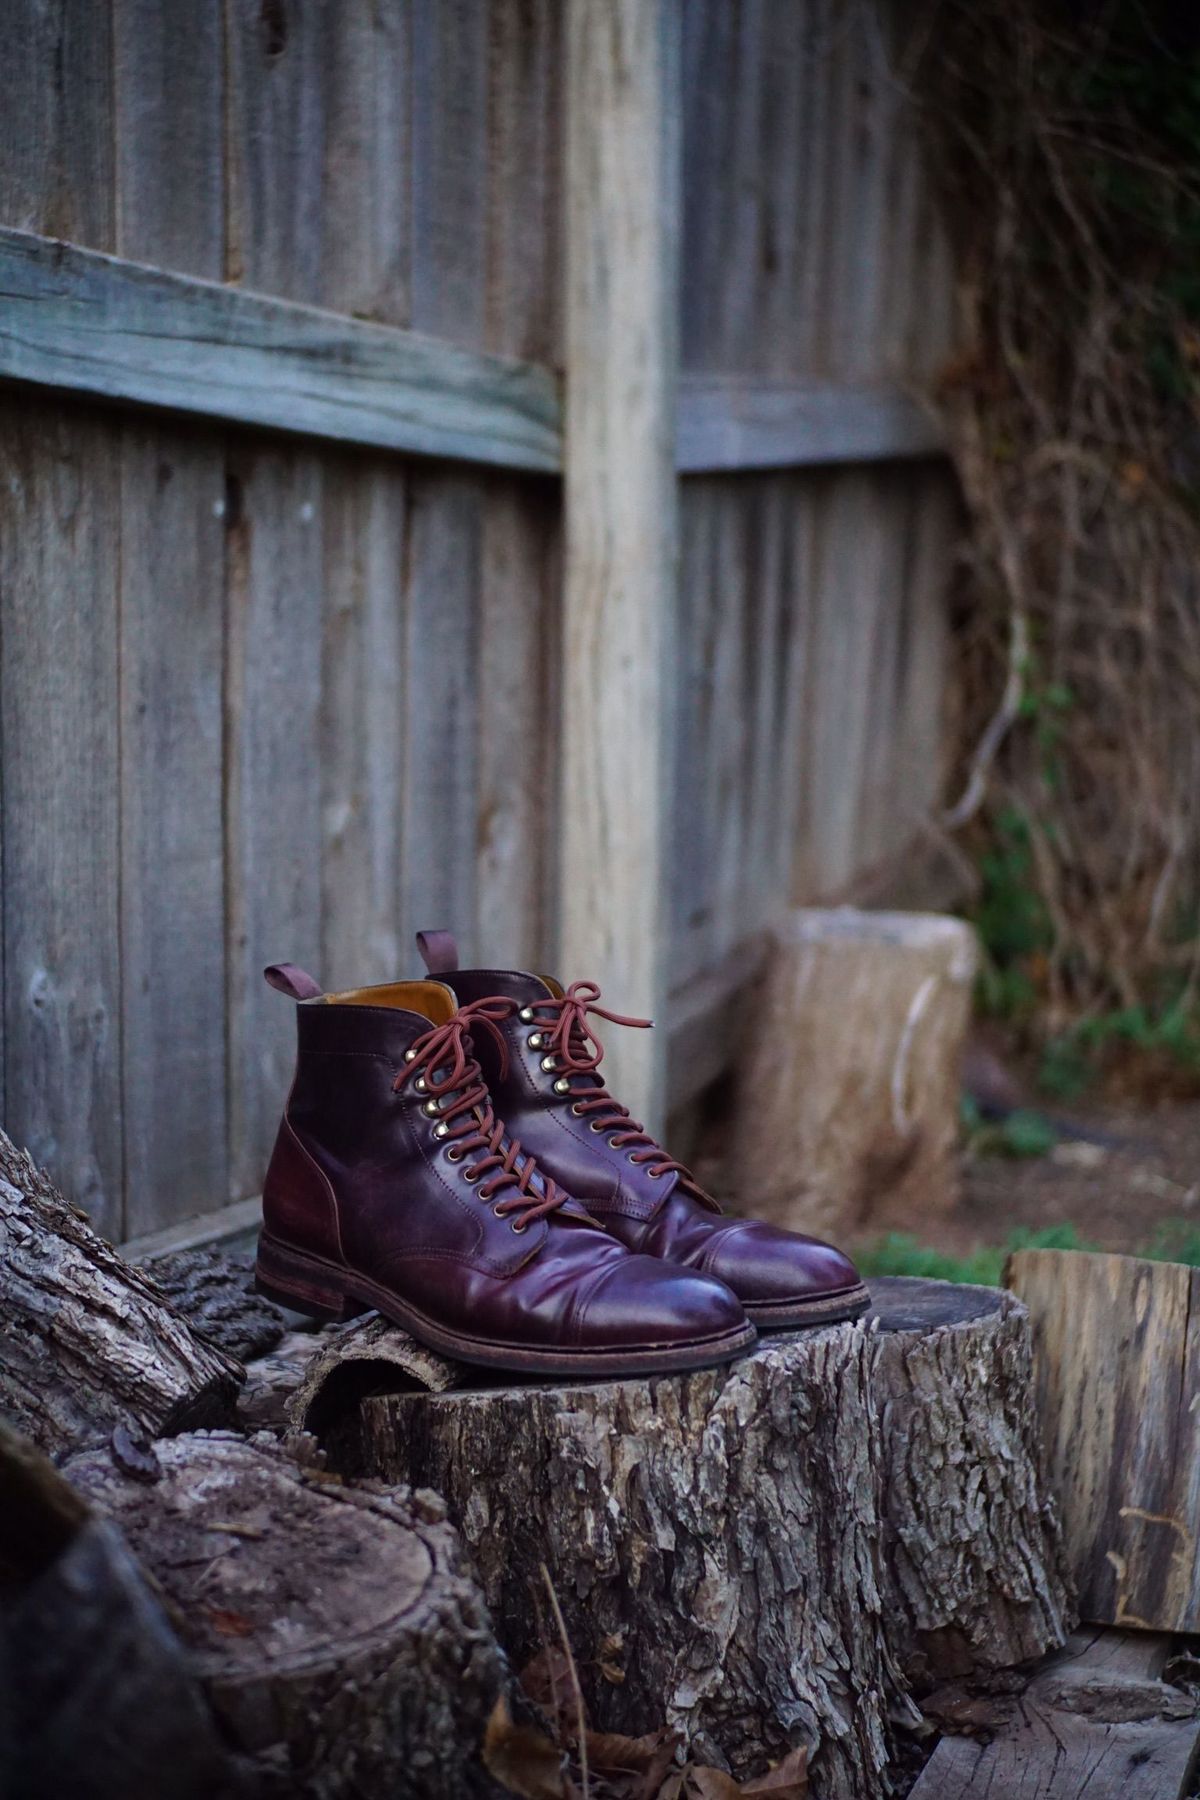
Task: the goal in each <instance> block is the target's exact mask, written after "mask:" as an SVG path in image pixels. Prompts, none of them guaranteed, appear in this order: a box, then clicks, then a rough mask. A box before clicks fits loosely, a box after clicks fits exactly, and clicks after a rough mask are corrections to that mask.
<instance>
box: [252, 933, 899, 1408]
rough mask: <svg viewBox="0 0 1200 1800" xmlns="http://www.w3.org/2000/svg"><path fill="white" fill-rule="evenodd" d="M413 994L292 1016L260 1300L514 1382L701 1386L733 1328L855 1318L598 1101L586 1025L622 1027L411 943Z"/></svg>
mask: <svg viewBox="0 0 1200 1800" xmlns="http://www.w3.org/2000/svg"><path fill="white" fill-rule="evenodd" d="M417 941H418V945H419V946H420V948H421V952H422V955H423V957H424V960H425V964H426V967H427V968H428V970H429V975H430V978H429V979H428V980H422V981H401V982H395V983H391V984H388V985H385V986H381V987H367V988H357V989H354V990H351V991H349V992H346V993H339V994H324V993H322V991H321V989H320V988H319V987H318V986H317V983H316V982H315V981H314V980H313V979H312V977H311V976H309V975H306V974H305V973H304V971H303V970H301V969H298V968H296V967H295V966H294V965H292V964H290V963H284V964H277V965H274V966H272V967H271V968H269V969H267V970H266V978H267V980H268V981H269V982H270V983H271V985H272V986H273V987H275V988H278V989H280V990H281V991H282V992H283V993H285V994H288V995H290V997H291V998H292V999H293V1000H295V1001H296V1002H297V1007H296V1016H297V1025H298V1033H299V1049H298V1057H297V1064H296V1077H295V1081H294V1083H293V1085H292V1090H291V1093H290V1095H289V1097H288V1101H287V1105H286V1107H285V1109H284V1115H283V1121H282V1123H281V1125H280V1128H279V1136H278V1139H277V1141H276V1144H275V1149H274V1153H273V1155H272V1157H271V1163H270V1167H269V1169H268V1172H267V1177H266V1181H265V1183H264V1187H263V1230H262V1235H261V1237H260V1239H259V1247H258V1266H257V1279H258V1286H259V1288H260V1290H261V1291H262V1292H263V1293H265V1294H267V1295H268V1296H269V1297H271V1298H272V1299H277V1300H279V1301H281V1302H282V1303H283V1304H284V1305H286V1306H289V1307H292V1308H294V1309H295V1310H297V1311H300V1312H306V1313H311V1314H314V1315H316V1316H317V1317H319V1318H327V1319H348V1318H351V1317H353V1316H354V1315H355V1314H356V1313H360V1312H364V1311H366V1310H367V1309H369V1308H372V1307H374V1308H377V1309H378V1310H379V1312H381V1313H383V1314H384V1315H385V1316H386V1317H388V1318H389V1319H392V1320H394V1321H395V1322H396V1323H397V1324H399V1325H401V1326H403V1327H404V1329H405V1330H407V1331H409V1332H411V1333H412V1335H413V1336H414V1337H415V1338H418V1339H419V1340H420V1341H421V1342H422V1343H423V1344H426V1345H428V1346H429V1347H430V1348H432V1349H434V1350H437V1351H440V1352H441V1353H442V1354H443V1355H445V1356H448V1357H452V1358H455V1359H457V1360H459V1361H462V1362H468V1363H477V1364H482V1365H484V1366H485V1367H490V1368H494V1369H505V1370H512V1371H517V1372H520V1373H524V1374H528V1375H531V1376H542V1375H560V1376H561V1375H568V1376H569V1375H572V1374H574V1375H580V1376H604V1375H608V1376H614V1375H635V1374H649V1373H659V1372H669V1371H672V1370H680V1369H694V1368H702V1367H705V1366H706V1365H709V1364H715V1363H721V1362H727V1361H730V1360H732V1359H733V1358H734V1357H737V1356H740V1355H743V1354H744V1353H745V1352H746V1351H747V1350H748V1349H749V1348H750V1346H751V1345H752V1344H753V1342H754V1339H755V1335H756V1327H758V1326H762V1327H764V1328H789V1327H796V1326H801V1325H812V1324H825V1323H830V1322H832V1321H835V1320H839V1319H849V1318H853V1317H855V1316H857V1315H858V1314H859V1313H861V1312H862V1311H864V1310H865V1308H866V1306H867V1304H868V1296H867V1291H866V1288H865V1287H864V1286H863V1284H862V1282H861V1280H860V1279H859V1276H858V1272H857V1270H856V1269H855V1267H854V1265H853V1263H852V1262H850V1261H849V1260H848V1258H846V1257H845V1256H843V1255H842V1254H841V1252H840V1251H838V1250H835V1249H833V1248H832V1247H831V1246H829V1245H827V1244H822V1243H819V1242H818V1241H817V1240H816V1239H814V1238H809V1237H804V1236H801V1235H800V1234H799V1233H796V1232H790V1231H782V1230H778V1229H776V1228H774V1227H772V1226H769V1225H765V1224H762V1223H759V1222H757V1221H754V1220H743V1219H736V1218H730V1217H726V1216H723V1215H722V1213H721V1210H720V1208H719V1207H718V1206H717V1204H716V1202H715V1201H713V1200H712V1199H711V1198H710V1197H709V1196H708V1195H707V1194H706V1193H705V1192H704V1191H703V1190H702V1189H701V1188H700V1187H699V1185H698V1184H697V1182H696V1181H695V1179H694V1178H693V1176H692V1175H691V1174H690V1173H689V1171H688V1170H687V1169H686V1168H684V1167H683V1165H682V1164H681V1163H678V1162H676V1161H675V1160H674V1159H673V1158H672V1157H671V1156H669V1155H668V1154H667V1152H666V1151H665V1150H663V1149H661V1148H660V1146H659V1145H658V1144H657V1143H656V1142H655V1141H654V1139H653V1138H652V1137H650V1136H649V1134H648V1133H647V1132H645V1131H644V1130H643V1129H642V1127H641V1126H640V1125H639V1124H638V1123H637V1122H636V1121H635V1120H633V1119H632V1118H631V1117H630V1115H629V1112H628V1109H627V1108H626V1107H624V1106H622V1105H621V1104H620V1103H619V1102H618V1101H617V1100H615V1099H614V1098H613V1096H612V1095H611V1094H610V1093H609V1091H608V1089H607V1088H606V1087H605V1085H604V1082H603V1078H602V1077H601V1075H600V1073H599V1067H600V1061H601V1057H602V1054H603V1051H602V1047H601V1044H600V1040H599V1038H598V1037H597V1035H596V1029H595V1026H594V1024H593V1020H594V1019H596V1018H597V1017H599V1018H603V1019H609V1020H612V1021H613V1022H615V1023H616V1024H618V1025H628V1026H640V1025H645V1024H646V1023H647V1021H645V1020H637V1019H625V1018H622V1017H621V1016H620V1015H619V1014H616V1013H612V1012H609V1011H607V1010H606V1009H605V1008H603V1007H601V1006H600V1005H599V1004H598V1002H599V998H600V991H599V989H598V988H597V987H596V986H595V984H594V983H590V982H586V981H577V982H574V983H573V984H572V985H571V986H570V987H567V988H564V987H562V986H561V985H560V984H559V983H558V982H557V981H554V980H551V979H550V978H549V977H543V976H539V975H528V974H523V973H519V972H517V971H514V970H508V969H460V968H459V967H458V955H457V950H456V947H455V944H454V939H453V938H452V937H451V936H450V934H449V933H448V932H442V931H438V932H422V933H419V934H418V939H417Z"/></svg>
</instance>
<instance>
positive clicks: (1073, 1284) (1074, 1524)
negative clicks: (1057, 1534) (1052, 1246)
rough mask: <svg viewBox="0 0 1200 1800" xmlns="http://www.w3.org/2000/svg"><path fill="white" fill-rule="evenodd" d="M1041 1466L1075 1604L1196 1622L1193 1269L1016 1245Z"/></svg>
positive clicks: (1199, 1333)
mask: <svg viewBox="0 0 1200 1800" xmlns="http://www.w3.org/2000/svg"><path fill="white" fill-rule="evenodd" d="M1005 1278H1006V1280H1007V1281H1008V1282H1009V1283H1010V1285H1011V1286H1012V1287H1013V1289H1014V1290H1015V1291H1016V1293H1018V1294H1019V1295H1020V1296H1021V1298H1022V1300H1023V1301H1024V1302H1025V1304H1026V1306H1027V1307H1028V1308H1029V1312H1030V1317H1031V1320H1032V1325H1033V1339H1034V1352H1035V1364H1036V1370H1037V1393H1038V1405H1039V1409H1040V1412H1041V1417H1042V1427H1043V1430H1044V1433H1045V1438H1046V1447H1047V1454H1048V1475H1049V1479H1050V1482H1051V1485H1052V1487H1053V1489H1054V1490H1055V1492H1056V1493H1057V1495H1058V1499H1059V1504H1060V1506H1061V1508H1062V1513H1063V1519H1064V1522H1065V1535H1066V1547H1067V1556H1068V1559H1069V1563H1070V1567H1071V1569H1072V1572H1073V1575H1074V1579H1075V1582H1076V1584H1077V1587H1078V1590H1079V1608H1080V1613H1081V1614H1082V1616H1083V1617H1084V1618H1085V1619H1089V1620H1093V1621H1095V1622H1096V1623H1098V1624H1114V1625H1124V1626H1129V1627H1133V1628H1138V1627H1140V1628H1144V1629H1148V1630H1160V1631H1181V1632H1183V1631H1186V1632H1193V1631H1200V1548H1198V1528H1200V1270H1197V1269H1189V1268H1184V1267H1183V1266H1182V1265H1180V1264H1178V1263H1158V1262H1146V1261H1142V1260H1140V1259H1139V1258H1137V1257H1132V1256H1097V1255H1089V1254H1085V1253H1084V1252H1082V1251H1078V1250H1020V1251H1017V1252H1016V1253H1015V1254H1014V1255H1013V1256H1012V1257H1011V1258H1010V1259H1009V1264H1008V1270H1007V1274H1006V1277H1005Z"/></svg>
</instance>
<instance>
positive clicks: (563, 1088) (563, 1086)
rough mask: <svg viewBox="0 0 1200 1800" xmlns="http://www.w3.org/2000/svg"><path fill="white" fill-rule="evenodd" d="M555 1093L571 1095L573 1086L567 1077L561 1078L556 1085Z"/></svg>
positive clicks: (562, 1076)
mask: <svg viewBox="0 0 1200 1800" xmlns="http://www.w3.org/2000/svg"><path fill="white" fill-rule="evenodd" d="M554 1091H555V1093H556V1094H569V1093H570V1091H571V1084H570V1082H569V1081H568V1080H567V1078H566V1076H565V1075H560V1076H559V1078H558V1080H557V1081H556V1082H555V1084H554Z"/></svg>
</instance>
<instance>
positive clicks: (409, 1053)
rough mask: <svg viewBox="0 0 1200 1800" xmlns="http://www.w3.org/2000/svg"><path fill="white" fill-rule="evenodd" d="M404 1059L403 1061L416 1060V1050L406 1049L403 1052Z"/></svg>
mask: <svg viewBox="0 0 1200 1800" xmlns="http://www.w3.org/2000/svg"><path fill="white" fill-rule="evenodd" d="M404 1060H405V1062H416V1060H417V1053H416V1051H415V1050H406V1051H405V1052H404Z"/></svg>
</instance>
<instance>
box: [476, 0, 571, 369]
mask: <svg viewBox="0 0 1200 1800" xmlns="http://www.w3.org/2000/svg"><path fill="white" fill-rule="evenodd" d="M488 14H489V25H490V41H489V68H488V78H489V91H488V136H487V145H486V152H485V167H486V170H487V183H488V210H487V296H486V301H487V304H486V335H487V347H488V348H489V349H491V350H498V351H500V352H501V353H502V354H504V355H506V356H523V357H528V358H530V359H531V360H532V361H534V362H543V363H549V364H550V365H551V366H552V367H556V366H557V365H558V364H559V362H560V361H561V318H562V291H561V290H562V275H561V265H562V204H561V202H562V196H561V192H560V186H561V161H562V147H561V141H560V140H561V134H562V120H561V106H560V92H559V90H560V87H561V83H562V26H563V8H562V5H561V0H491V4H490V5H489V7H488Z"/></svg>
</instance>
